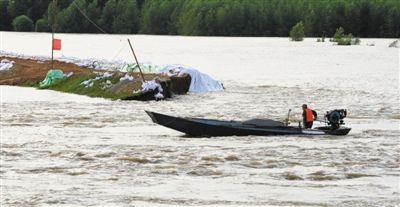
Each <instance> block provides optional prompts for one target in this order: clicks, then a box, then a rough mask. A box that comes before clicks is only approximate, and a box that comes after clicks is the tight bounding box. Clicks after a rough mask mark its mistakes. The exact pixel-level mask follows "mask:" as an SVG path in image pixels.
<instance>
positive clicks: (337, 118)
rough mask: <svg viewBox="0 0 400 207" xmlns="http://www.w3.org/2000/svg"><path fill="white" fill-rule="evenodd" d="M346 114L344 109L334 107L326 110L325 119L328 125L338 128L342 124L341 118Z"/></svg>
mask: <svg viewBox="0 0 400 207" xmlns="http://www.w3.org/2000/svg"><path fill="white" fill-rule="evenodd" d="M346 116H347V110H346V109H334V110H331V111H327V112H326V115H325V119H326V120H327V122H328V125H331V126H332V129H338V128H339V127H340V125H343V124H344V121H343V119H344V118H345V117H346Z"/></svg>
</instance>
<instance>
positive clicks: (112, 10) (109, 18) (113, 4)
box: [100, 0, 117, 33]
mask: <svg viewBox="0 0 400 207" xmlns="http://www.w3.org/2000/svg"><path fill="white" fill-rule="evenodd" d="M116 8H117V1H116V0H109V1H107V3H106V4H105V6H104V8H103V12H102V14H101V19H100V26H101V27H102V28H103V29H104V30H105V31H106V32H109V33H111V32H112V26H113V23H114V17H115V16H116V15H117V14H116Z"/></svg>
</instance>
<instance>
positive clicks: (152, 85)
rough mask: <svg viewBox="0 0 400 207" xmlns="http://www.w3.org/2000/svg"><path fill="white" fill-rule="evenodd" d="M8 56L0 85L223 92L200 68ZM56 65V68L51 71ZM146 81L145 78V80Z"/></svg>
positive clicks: (155, 94) (134, 93)
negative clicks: (103, 65)
mask: <svg viewBox="0 0 400 207" xmlns="http://www.w3.org/2000/svg"><path fill="white" fill-rule="evenodd" d="M0 58H1V59H3V58H7V61H4V62H7V63H9V62H12V63H13V65H12V66H11V67H12V68H9V69H8V70H2V71H0V85H19V86H34V87H38V88H42V89H51V90H57V91H62V92H68V93H76V94H81V95H87V96H91V97H103V98H110V99H113V100H116V99H120V100H141V101H147V100H161V99H164V98H170V97H172V95H173V94H186V93H187V92H189V91H190V92H207V91H221V90H223V87H222V84H221V83H219V82H218V81H215V80H214V79H212V78H211V77H210V76H208V75H206V74H202V73H200V72H199V71H197V70H196V69H193V68H190V67H185V66H182V65H170V66H165V67H159V66H152V67H153V68H157V70H153V71H145V73H143V74H142V75H141V74H140V73H139V72H138V71H136V69H135V68H136V67H135V65H131V66H132V67H129V68H130V69H127V67H125V66H124V67H121V69H120V70H105V69H93V68H90V67H85V66H78V65H77V64H73V63H66V62H61V61H54V62H53V64H52V63H51V62H50V61H48V60H37V59H25V58H15V57H1V56H0ZM51 65H53V67H54V68H57V69H53V70H48V68H51ZM143 80H144V81H143Z"/></svg>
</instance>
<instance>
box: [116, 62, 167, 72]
mask: <svg viewBox="0 0 400 207" xmlns="http://www.w3.org/2000/svg"><path fill="white" fill-rule="evenodd" d="M140 69H142V72H143V73H158V72H160V71H161V70H163V69H164V68H163V67H160V66H155V65H150V64H140ZM119 71H120V72H124V73H128V72H133V71H136V72H139V67H138V65H137V64H136V63H131V64H129V63H128V64H125V65H123V66H122V67H121V68H120V69H119Z"/></svg>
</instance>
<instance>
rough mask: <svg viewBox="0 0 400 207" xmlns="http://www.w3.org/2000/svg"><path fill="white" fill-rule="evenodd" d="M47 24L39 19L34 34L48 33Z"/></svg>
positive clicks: (44, 20)
mask: <svg viewBox="0 0 400 207" xmlns="http://www.w3.org/2000/svg"><path fill="white" fill-rule="evenodd" d="M50 31H51V29H50V27H49V23H48V21H47V19H39V20H37V21H36V26H35V32H50Z"/></svg>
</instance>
